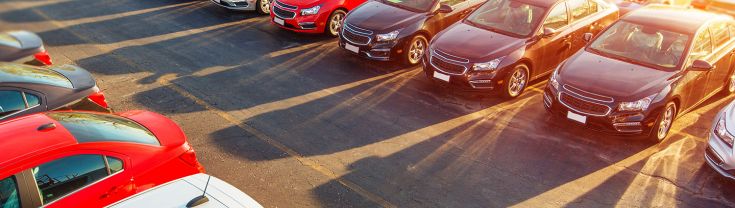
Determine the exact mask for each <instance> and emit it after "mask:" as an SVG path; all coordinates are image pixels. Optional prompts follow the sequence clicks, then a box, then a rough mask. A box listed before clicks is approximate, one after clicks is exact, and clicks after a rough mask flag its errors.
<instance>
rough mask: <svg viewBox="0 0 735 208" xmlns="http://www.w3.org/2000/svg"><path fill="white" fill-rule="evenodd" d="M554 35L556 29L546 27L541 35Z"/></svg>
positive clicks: (546, 36)
mask: <svg viewBox="0 0 735 208" xmlns="http://www.w3.org/2000/svg"><path fill="white" fill-rule="evenodd" d="M554 35H556V30H554V29H551V28H544V34H541V37H544V38H548V37H551V36H554Z"/></svg>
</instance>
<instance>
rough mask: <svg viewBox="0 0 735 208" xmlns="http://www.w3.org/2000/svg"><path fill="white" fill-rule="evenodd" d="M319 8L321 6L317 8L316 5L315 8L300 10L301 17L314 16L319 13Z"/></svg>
mask: <svg viewBox="0 0 735 208" xmlns="http://www.w3.org/2000/svg"><path fill="white" fill-rule="evenodd" d="M320 8H321V6H318V5H317V6H314V7H312V8H308V9H302V10H301V16H308V15H315V14H316V13H319V9H320Z"/></svg>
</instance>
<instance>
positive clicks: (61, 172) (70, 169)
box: [32, 155, 108, 204]
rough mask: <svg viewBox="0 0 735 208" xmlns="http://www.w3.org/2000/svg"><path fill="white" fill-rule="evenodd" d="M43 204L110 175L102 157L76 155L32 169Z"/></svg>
mask: <svg viewBox="0 0 735 208" xmlns="http://www.w3.org/2000/svg"><path fill="white" fill-rule="evenodd" d="M32 173H33V176H34V177H35V178H36V184H37V185H38V191H39V193H40V194H41V199H42V201H43V204H48V203H51V202H53V201H54V200H57V199H59V198H61V197H63V196H65V195H67V194H69V193H72V192H74V191H77V190H79V189H81V188H83V187H84V186H87V185H89V184H92V183H94V182H97V181H99V180H100V179H102V178H104V177H106V176H107V175H108V172H107V167H106V166H105V161H104V157H102V156H101V155H74V156H70V157H65V158H61V159H57V160H54V161H51V162H48V163H45V164H42V165H40V166H38V167H35V168H33V169H32Z"/></svg>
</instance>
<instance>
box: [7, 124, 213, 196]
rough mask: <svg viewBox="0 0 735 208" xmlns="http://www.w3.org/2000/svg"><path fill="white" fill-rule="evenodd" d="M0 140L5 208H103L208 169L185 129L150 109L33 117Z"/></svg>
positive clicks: (8, 129) (9, 128)
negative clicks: (189, 142) (187, 136)
mask: <svg viewBox="0 0 735 208" xmlns="http://www.w3.org/2000/svg"><path fill="white" fill-rule="evenodd" d="M0 135H2V139H0V152H2V154H0V207H41V206H44V207H103V206H106V205H109V204H112V203H114V202H116V201H119V200H121V199H124V198H126V197H129V196H132V195H134V194H136V193H139V192H142V191H144V190H146V189H149V188H151V187H154V186H157V185H161V184H163V183H166V182H169V181H172V180H175V179H178V178H181V177H185V176H189V175H192V174H196V173H202V172H204V168H203V167H202V166H201V165H200V164H199V162H198V161H197V159H196V154H195V152H194V150H193V149H192V147H191V146H189V144H188V142H187V141H186V136H185V135H184V133H183V132H182V131H181V129H180V128H179V127H178V126H177V125H176V124H175V123H174V122H173V121H171V120H169V119H167V118H165V117H163V116H161V115H159V114H156V113H152V112H147V111H130V112H125V113H120V114H117V115H113V114H102V113H91V112H72V111H61V112H59V111H57V112H48V113H41V114H33V115H29V116H24V117H19V118H17V119H13V120H9V121H6V122H2V123H0Z"/></svg>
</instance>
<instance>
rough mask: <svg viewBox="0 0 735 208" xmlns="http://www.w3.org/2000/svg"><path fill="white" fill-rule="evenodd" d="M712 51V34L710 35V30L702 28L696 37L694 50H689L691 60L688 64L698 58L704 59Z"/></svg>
mask: <svg viewBox="0 0 735 208" xmlns="http://www.w3.org/2000/svg"><path fill="white" fill-rule="evenodd" d="M711 53H712V36H711V35H710V33H709V30H702V31H701V32H699V34H697V36H696V37H695V38H694V45H692V50H691V52H689V61H688V62H687V66H689V65H691V64H692V63H694V61H696V60H699V59H704V58H705V57H707V56H708V55H709V54H711Z"/></svg>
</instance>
